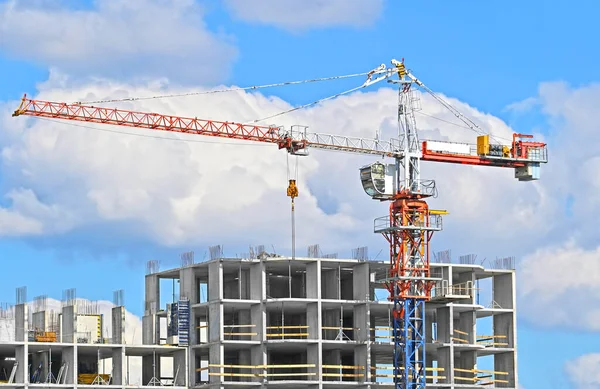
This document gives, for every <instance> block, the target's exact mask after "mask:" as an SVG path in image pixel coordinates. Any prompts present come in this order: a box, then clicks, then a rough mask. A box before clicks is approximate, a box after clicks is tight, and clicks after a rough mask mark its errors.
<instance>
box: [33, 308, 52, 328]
mask: <svg viewBox="0 0 600 389" xmlns="http://www.w3.org/2000/svg"><path fill="white" fill-rule="evenodd" d="M47 319H48V317H47V314H46V311H39V312H34V313H33V315H31V326H32V327H33V329H35V330H38V331H46V329H47V325H48V320H47Z"/></svg>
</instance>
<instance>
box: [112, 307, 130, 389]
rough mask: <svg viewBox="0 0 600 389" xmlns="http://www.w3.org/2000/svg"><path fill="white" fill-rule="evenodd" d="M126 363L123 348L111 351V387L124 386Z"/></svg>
mask: <svg viewBox="0 0 600 389" xmlns="http://www.w3.org/2000/svg"><path fill="white" fill-rule="evenodd" d="M116 308H120V307H116ZM113 309H115V308H113ZM126 361H127V357H126V355H125V347H119V348H115V349H113V350H112V385H123V386H125V380H126V378H127V377H126V373H127V363H126Z"/></svg>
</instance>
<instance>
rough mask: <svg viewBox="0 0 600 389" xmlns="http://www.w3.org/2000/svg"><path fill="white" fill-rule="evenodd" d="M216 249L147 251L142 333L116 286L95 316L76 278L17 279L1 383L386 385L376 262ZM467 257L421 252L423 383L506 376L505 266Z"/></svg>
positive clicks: (383, 310) (509, 302) (387, 339)
mask: <svg viewBox="0 0 600 389" xmlns="http://www.w3.org/2000/svg"><path fill="white" fill-rule="evenodd" d="M313 256H316V255H313ZM221 257H222V254H220V253H218V254H216V255H214V259H211V260H209V261H206V262H203V263H197V264H195V263H193V259H192V260H191V261H190V260H188V261H184V262H183V263H182V265H181V267H179V268H175V269H170V270H165V271H159V269H158V266H157V263H156V262H154V261H152V262H150V263H149V266H148V268H147V274H146V278H145V312H144V317H143V321H142V332H143V333H142V343H143V344H131V343H132V342H131V341H127V339H125V308H124V307H123V304H122V300H123V299H122V296H121V298H120V299H119V298H115V304H114V307H113V308H112V312H111V320H110V321H111V322H110V323H106V322H105V320H104V316H103V315H99V314H98V312H97V311H96V310H95V309H91V308H90V307H87V306H82V305H81V304H79V303H78V302H77V299H75V298H74V292H73V293H71V294H69V293H67V296H66V297H65V298H63V302H62V306H61V307H60V310H59V311H52V310H49V309H48V308H47V307H46V304H45V303H44V301H43V298H36V300H35V301H34V302H33V304H31V303H30V304H26V298H25V297H24V293H22V292H23V291H21V294H19V293H17V304H16V305H15V306H14V307H12V308H11V312H12V320H13V323H14V337H13V338H12V339H11V340H10V341H6V340H0V387H8V388H23V387H38V386H39V387H41V386H44V387H47V386H58V387H63V388H74V387H86V386H90V385H92V384H93V385H98V384H109V385H111V386H112V387H115V388H119V387H132V386H136V387H145V386H175V387H181V388H184V387H197V388H203V387H205V388H251V387H252V388H258V387H267V386H268V387H274V388H277V387H282V388H283V387H285V389H294V388H315V389H316V388H334V387H335V388H342V387H352V388H362V389H364V388H391V387H392V386H393V385H392V383H391V381H392V379H391V377H392V373H393V371H392V369H391V366H392V355H393V345H392V343H391V341H392V336H391V311H390V308H391V303H390V302H388V301H387V291H386V290H385V289H384V286H383V285H382V284H381V283H380V282H378V280H380V279H382V278H383V277H384V276H385V273H386V271H387V269H388V265H387V263H385V262H376V261H368V260H357V259H337V258H315V257H310V258H308V257H307V258H295V259H294V260H292V259H291V258H287V257H281V256H275V255H268V254H265V253H264V252H263V253H262V254H261V255H258V256H256V255H250V257H251V258H250V259H234V258H221ZM467 262H468V261H467ZM473 262H474V261H471V262H470V263H462V264H457V263H450V262H449V261H447V263H434V264H432V273H433V274H432V275H433V276H434V277H436V278H439V279H440V281H439V282H438V283H437V284H436V286H435V288H434V289H433V298H432V300H431V301H430V302H428V303H427V305H426V311H427V312H426V314H427V366H428V369H427V376H428V379H427V381H428V385H429V386H431V387H437V388H453V387H473V386H480V385H481V386H486V387H490V386H492V387H493V386H495V387H501V388H516V387H517V364H516V340H517V339H516V306H515V274H514V271H513V270H503V269H494V270H491V269H484V268H483V267H482V266H480V265H475V264H473ZM495 267H502V266H495ZM505 267H506V266H505ZM508 267H511V266H508ZM161 285H163V286H164V285H169V289H168V290H163V293H161V290H160V289H161V288H160V286H161ZM171 288H173V289H172V290H171ZM167 295H168V296H169V298H166V296H167ZM161 296H162V297H163V298H166V299H167V300H169V301H161ZM171 296H172V297H171ZM484 301H485V302H484ZM92 308H93V307H92ZM0 311H1V312H0V319H3V318H5V317H4V316H3V314H2V312H5V311H2V309H0ZM103 327H104V328H106V327H110V328H111V330H112V334H111V336H110V337H108V336H106V334H103V333H102V328H103ZM133 361H135V362H133ZM135 369H138V371H137V372H134V371H133V370H135ZM135 374H137V375H138V376H140V378H141V383H137V384H135V385H134V382H133V381H132V380H131V379H130V376H132V375H135Z"/></svg>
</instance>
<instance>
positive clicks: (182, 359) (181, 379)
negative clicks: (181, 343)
mask: <svg viewBox="0 0 600 389" xmlns="http://www.w3.org/2000/svg"><path fill="white" fill-rule="evenodd" d="M190 366H193V364H191V363H188V359H187V350H180V351H176V352H175V355H173V378H175V382H174V383H173V384H174V386H187V382H186V377H188V376H189V373H190V372H189V370H188V369H189V367H190ZM177 369H179V371H178V370H177ZM175 374H177V377H175Z"/></svg>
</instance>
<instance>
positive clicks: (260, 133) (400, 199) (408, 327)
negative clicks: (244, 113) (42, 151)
mask: <svg viewBox="0 0 600 389" xmlns="http://www.w3.org/2000/svg"><path fill="white" fill-rule="evenodd" d="M391 62H392V66H391V67H387V66H385V65H384V64H382V65H380V66H378V67H377V68H375V69H373V70H371V71H370V72H366V73H362V74H363V75H366V80H365V81H364V83H363V84H362V85H361V86H360V87H359V88H363V87H367V86H370V85H373V84H375V83H378V82H380V81H384V80H385V81H387V82H391V83H394V84H396V85H397V86H398V116H397V119H398V133H397V135H398V136H397V138H392V139H389V140H380V139H378V138H377V139H366V138H359V137H348V136H343V135H331V134H326V133H313V132H309V131H308V129H307V127H303V126H292V127H291V128H289V129H286V128H284V127H281V126H259V125H254V124H242V123H234V122H220V121H214V120H202V119H198V118H189V117H180V116H173V115H163V114H158V113H149V112H135V111H128V110H121V109H114V108H102V107H95V106H92V105H86V104H83V103H72V104H68V103H61V102H51V101H42V100H32V99H28V98H27V96H24V97H23V98H22V100H21V104H20V106H19V107H18V108H17V110H16V111H15V112H14V113H13V116H21V115H27V116H36V117H44V118H52V119H63V120H73V121H79V122H88V123H99V124H108V125H116V126H127V127H135V128H144V129H148V130H154V131H170V132H177V133H185V134H193V135H204V136H213V137H218V138H226V139H238V140H244V141H254V142H263V143H272V144H275V145H277V146H278V147H279V149H282V150H286V151H287V152H288V153H289V154H291V155H297V156H307V155H308V154H309V150H310V149H321V150H331V151H340V152H347V153H356V154H366V155H373V156H376V157H388V158H391V159H392V161H391V162H390V163H383V162H381V161H376V162H373V163H370V164H368V165H366V166H363V167H361V168H360V169H359V173H360V180H361V184H362V187H363V189H364V191H365V192H366V193H367V194H368V195H369V196H370V197H372V198H373V199H375V200H379V201H389V204H390V205H389V209H388V214H387V215H386V216H383V217H380V218H377V219H375V221H374V232H375V233H379V234H382V235H383V236H384V237H385V239H386V240H387V241H388V243H389V249H390V251H389V253H390V268H389V272H388V273H387V274H386V275H385V276H384V277H381V278H380V279H379V280H377V281H378V282H380V283H381V284H383V285H385V287H386V289H387V290H388V292H389V300H390V302H392V304H393V305H392V307H393V308H392V312H393V315H392V320H393V342H394V356H393V359H394V383H395V386H396V387H397V388H402V389H422V388H425V387H426V384H427V378H426V375H425V368H426V366H427V362H426V352H425V339H426V338H425V329H426V322H425V302H426V301H428V300H429V299H430V298H431V290H432V288H433V286H434V283H435V282H436V279H435V278H433V277H431V275H430V261H429V254H430V247H429V245H430V240H431V238H432V235H433V233H434V232H436V231H440V230H441V229H442V216H443V215H445V214H447V212H446V211H442V210H431V209H429V207H428V204H427V198H428V197H431V196H434V195H436V194H437V189H436V186H435V181H433V180H424V179H421V174H420V173H421V172H420V163H421V161H425V162H444V163H453V164H465V165H475V166H492V167H502V168H511V169H514V176H515V178H516V179H518V180H519V181H533V180H537V179H539V178H540V165H541V164H542V163H547V162H548V156H547V147H546V144H545V143H543V142H536V141H532V140H530V139H532V138H533V136H531V135H526V134H517V133H515V134H513V137H512V140H511V141H509V142H506V143H505V144H498V143H492V142H491V141H490V139H491V136H490V135H489V134H487V133H486V132H485V131H484V130H482V129H481V128H480V127H479V126H477V124H475V123H474V122H473V121H471V120H470V119H469V118H467V117H466V116H465V115H463V114H462V113H460V112H459V111H458V110H456V109H455V108H454V107H452V106H451V105H450V104H448V103H447V102H446V101H445V100H444V99H443V98H441V97H440V96H438V95H437V94H435V93H433V91H431V90H430V89H429V88H428V87H427V86H425V85H424V84H423V82H421V81H420V80H419V79H417V78H416V77H415V76H414V75H413V74H412V72H411V71H410V70H409V69H407V68H406V67H405V65H404V60H402V61H396V60H392V61H391ZM339 77H345V76H339ZM339 77H338V78H339ZM312 81H314V80H311V82H312ZM273 85H275V84H273ZM415 86H416V87H419V88H421V89H423V90H424V91H425V92H427V93H429V94H431V95H432V96H433V97H434V98H435V100H437V101H438V102H439V103H440V104H442V105H443V106H444V107H446V108H447V109H448V110H450V111H451V112H452V113H453V114H454V115H455V116H456V117H457V118H458V119H460V120H461V121H462V122H463V123H464V124H465V125H466V126H467V128H469V129H471V130H473V131H474V132H476V133H477V134H478V136H477V137H476V138H475V139H474V143H473V144H467V143H457V142H448V141H439V140H420V139H419V136H418V130H417V126H416V120H415V106H414V105H415V103H416V102H417V100H418V98H417V97H416V95H415V93H414V92H415V90H414V89H415ZM359 88H354V89H352V90H356V89H359ZM338 95H341V94H338ZM125 100H133V99H131V98H129V99H125ZM106 101H109V102H112V101H118V100H106ZM321 101H323V100H321ZM288 173H289V172H288ZM288 181H289V185H288V189H287V195H288V196H289V197H290V198H291V201H292V257H294V250H295V249H294V248H295V232H294V231H295V224H294V198H295V197H297V196H298V187H297V183H296V177H295V176H294V178H290V177H288Z"/></svg>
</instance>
